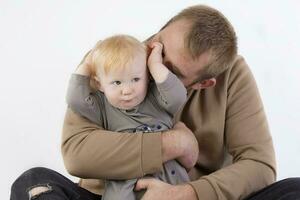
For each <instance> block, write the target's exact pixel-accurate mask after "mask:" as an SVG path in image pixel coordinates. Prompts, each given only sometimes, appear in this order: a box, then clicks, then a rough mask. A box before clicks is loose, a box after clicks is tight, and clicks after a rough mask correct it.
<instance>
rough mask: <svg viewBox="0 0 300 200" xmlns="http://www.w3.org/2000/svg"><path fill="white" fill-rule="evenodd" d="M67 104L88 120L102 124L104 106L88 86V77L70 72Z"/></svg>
mask: <svg viewBox="0 0 300 200" xmlns="http://www.w3.org/2000/svg"><path fill="white" fill-rule="evenodd" d="M66 101H67V104H68V106H69V107H70V108H71V109H72V110H73V111H75V112H77V113H79V114H80V115H82V116H84V117H86V118H88V119H89V120H90V121H92V122H94V123H96V124H98V125H100V126H102V125H103V124H102V123H103V120H102V113H101V112H103V109H104V106H103V103H102V99H101V97H100V96H99V95H97V94H96V93H95V92H94V91H92V89H91V87H90V78H89V77H88V76H83V75H79V74H72V75H71V78H70V81H69V86H68V90H67V96H66Z"/></svg>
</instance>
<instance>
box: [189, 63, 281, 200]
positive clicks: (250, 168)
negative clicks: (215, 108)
mask: <svg viewBox="0 0 300 200" xmlns="http://www.w3.org/2000/svg"><path fill="white" fill-rule="evenodd" d="M230 70H231V71H230V72H229V73H228V77H227V83H225V84H227V105H226V116H225V130H224V138H225V148H226V151H227V152H228V153H229V154H230V155H231V156H232V158H233V163H232V164H230V165H228V166H227V167H225V168H222V169H220V170H217V171H215V172H213V173H211V174H209V175H207V176H203V177H201V178H200V179H198V180H196V181H193V182H190V183H189V184H190V185H191V186H192V187H193V188H194V189H195V191H196V193H197V196H198V199H199V200H202V199H203V200H205V199H210V200H217V199H224V200H230V199H244V198H245V197H247V196H248V195H250V194H251V193H253V192H255V191H258V190H260V189H262V188H263V187H265V186H267V185H269V184H271V183H273V182H274V181H275V179H276V162H275V154H274V149H273V143H272V138H271V135H270V133H269V129H268V124H267V119H266V116H265V112H264V108H263V104H262V102H261V99H260V96H259V92H258V89H257V87H256V83H255V80H254V78H253V76H252V73H251V72H250V70H249V68H248V66H247V64H246V62H245V61H244V60H243V59H242V58H240V59H238V60H237V61H236V63H235V65H234V66H233V67H232V68H231V69H230Z"/></svg>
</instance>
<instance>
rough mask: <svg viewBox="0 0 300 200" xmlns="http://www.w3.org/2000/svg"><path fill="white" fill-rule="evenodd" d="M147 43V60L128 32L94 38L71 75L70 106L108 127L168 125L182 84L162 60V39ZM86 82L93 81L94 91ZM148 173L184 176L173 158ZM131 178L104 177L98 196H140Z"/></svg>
mask: <svg viewBox="0 0 300 200" xmlns="http://www.w3.org/2000/svg"><path fill="white" fill-rule="evenodd" d="M150 48H151V53H150V55H149V57H148V62H147V47H146V46H145V45H144V44H143V43H141V42H139V41H138V40H137V39H135V38H133V37H131V36H128V35H116V36H112V37H109V38H107V39H105V40H103V41H99V42H98V43H97V44H96V46H95V47H94V48H93V49H92V50H91V51H90V52H89V54H88V55H87V56H86V58H85V60H84V62H83V63H82V64H80V65H79V67H78V68H77V69H76V71H75V73H74V74H72V77H71V79H70V83H69V88H68V92H67V103H68V105H69V106H70V108H71V109H73V110H74V111H75V112H77V113H79V114H80V115H82V116H84V117H86V118H88V119H89V120H91V121H93V122H95V123H96V124H98V125H99V126H101V127H103V128H104V129H106V130H110V131H116V132H130V133H133V134H134V133H136V134H151V132H157V131H164V130H168V129H170V128H172V126H173V121H172V119H173V116H174V115H175V113H176V112H177V111H178V110H179V108H180V107H181V106H183V104H184V103H185V100H186V89H185V87H184V85H183V84H182V83H181V81H180V80H179V79H178V78H177V77H176V76H175V75H174V74H173V73H172V72H170V71H169V70H168V68H167V67H166V66H164V64H163V63H162V50H163V46H162V44H160V43H158V42H156V43H153V44H151V46H150ZM147 66H148V67H147ZM149 72H150V74H151V77H150V75H149ZM90 82H94V83H95V84H93V85H94V87H95V88H94V90H93V89H92V87H91V86H90ZM151 176H152V177H155V178H157V179H160V180H162V181H164V182H167V183H170V184H173V185H176V184H180V183H184V182H188V181H189V177H188V174H187V172H186V170H185V169H184V168H183V167H182V166H181V165H180V164H179V163H178V162H177V161H175V160H171V161H168V162H166V163H164V165H163V169H162V170H161V172H157V173H156V174H153V175H151ZM136 181H137V179H131V180H105V192H104V194H103V197H102V198H103V199H104V200H134V199H140V198H141V197H142V193H139V192H135V191H134V190H133V189H134V187H135V183H136Z"/></svg>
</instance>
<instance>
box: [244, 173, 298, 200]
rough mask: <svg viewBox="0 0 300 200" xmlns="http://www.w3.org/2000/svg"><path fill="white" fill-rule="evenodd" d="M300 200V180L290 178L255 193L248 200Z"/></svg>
mask: <svg viewBox="0 0 300 200" xmlns="http://www.w3.org/2000/svg"><path fill="white" fill-rule="evenodd" d="M263 199H272V200H300V178H288V179H284V180H281V181H278V182H276V183H273V184H271V185H269V186H267V187H266V188H264V189H262V190H260V191H258V192H256V193H254V194H253V195H251V196H250V197H248V198H247V200H263Z"/></svg>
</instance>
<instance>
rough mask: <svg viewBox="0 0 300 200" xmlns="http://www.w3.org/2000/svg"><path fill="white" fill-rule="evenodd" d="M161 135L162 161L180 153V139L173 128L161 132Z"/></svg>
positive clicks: (172, 158)
mask: <svg viewBox="0 0 300 200" xmlns="http://www.w3.org/2000/svg"><path fill="white" fill-rule="evenodd" d="M161 137H162V160H163V162H167V161H169V160H174V159H176V158H178V157H180V156H181V155H182V149H181V148H180V144H179V142H180V140H179V138H178V136H177V134H176V133H175V131H174V130H169V131H166V132H163V133H162V135H161Z"/></svg>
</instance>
